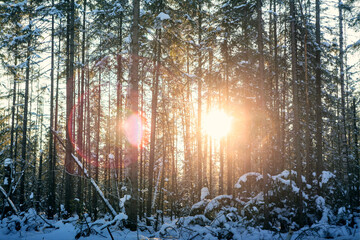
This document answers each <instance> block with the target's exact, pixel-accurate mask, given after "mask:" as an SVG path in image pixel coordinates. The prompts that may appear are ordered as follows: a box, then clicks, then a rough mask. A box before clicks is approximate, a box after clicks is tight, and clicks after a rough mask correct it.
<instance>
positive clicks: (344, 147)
mask: <svg viewBox="0 0 360 240" xmlns="http://www.w3.org/2000/svg"><path fill="white" fill-rule="evenodd" d="M338 8H339V48H340V49H339V51H340V54H339V63H340V92H341V127H340V129H341V159H342V161H345V164H346V174H344V176H345V181H346V182H347V195H346V199H347V204H349V205H350V207H352V200H351V197H350V184H351V181H350V169H349V168H350V166H349V148H348V144H347V134H346V109H345V108H346V106H345V98H346V96H345V95H346V94H345V77H344V71H345V70H344V36H343V11H342V8H343V3H342V1H341V0H339V6H338Z"/></svg>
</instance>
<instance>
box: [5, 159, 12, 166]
mask: <svg viewBox="0 0 360 240" xmlns="http://www.w3.org/2000/svg"><path fill="white" fill-rule="evenodd" d="M11 164H12V159H11V158H6V159H5V160H4V167H7V166H9V165H11Z"/></svg>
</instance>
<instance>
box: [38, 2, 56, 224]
mask: <svg viewBox="0 0 360 240" xmlns="http://www.w3.org/2000/svg"><path fill="white" fill-rule="evenodd" d="M51 5H52V6H54V0H52V1H51ZM54 25H55V16H54V15H52V16H51V70H50V81H51V87H50V136H49V170H48V174H49V175H48V184H49V185H48V190H49V192H48V209H47V216H48V218H49V219H53V217H54V214H55V155H54V153H55V152H54V139H53V134H52V132H51V131H52V130H53V126H54V68H55V64H54V59H55V56H54V52H55V36H54V32H55V26H54ZM41 160H42V154H41V157H40V164H42V161H41ZM40 169H41V168H40ZM39 179H41V176H40V173H39Z"/></svg>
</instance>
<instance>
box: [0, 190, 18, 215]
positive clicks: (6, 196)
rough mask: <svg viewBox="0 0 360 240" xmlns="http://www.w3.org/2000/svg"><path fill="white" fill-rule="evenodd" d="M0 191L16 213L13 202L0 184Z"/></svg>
mask: <svg viewBox="0 0 360 240" xmlns="http://www.w3.org/2000/svg"><path fill="white" fill-rule="evenodd" d="M0 191H1V192H2V194H4V196H5V198H6V200H7V201H8V203H9V204H10V206H11V207H12V209H13V210H14V212H15V214H17V213H18V210H17V209H16V207H15V204H14V203H13V201H11V199H10V198H9V196H8V195H7V193H6V191H5V189H3V188H2V187H1V186H0Z"/></svg>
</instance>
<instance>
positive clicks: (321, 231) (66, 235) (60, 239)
mask: <svg viewBox="0 0 360 240" xmlns="http://www.w3.org/2000/svg"><path fill="white" fill-rule="evenodd" d="M117 219H118V220H119V221H118V222H116V224H113V225H110V226H109V228H107V227H106V226H107V224H108V223H109V222H111V218H110V217H109V216H108V217H105V218H103V219H99V220H97V221H96V222H88V221H84V220H82V221H80V220H79V218H78V217H73V218H70V219H67V220H46V219H44V218H43V217H40V216H38V215H37V214H36V212H35V211H34V210H29V211H28V212H27V213H26V214H23V215H22V216H20V217H18V216H12V217H9V218H5V219H3V220H2V221H1V223H0V239H1V240H12V239H26V240H66V239H86V240H96V239H112V238H111V235H112V236H113V238H114V239H184V240H188V239H193V240H200V239H204V240H207V239H209V240H211V239H214V240H216V239H247V240H251V239H254V240H255V239H289V240H290V239H298V240H299V239H311V240H314V239H329V238H330V239H349V240H352V239H354V240H355V239H360V231H359V226H360V219H358V218H357V219H356V224H355V226H354V227H353V228H350V227H348V226H346V225H343V226H334V225H326V224H315V225H313V226H311V228H309V227H304V228H302V229H300V230H298V231H295V232H288V233H276V232H272V231H267V230H262V229H259V228H253V227H249V226H247V227H246V226H244V224H243V223H242V222H241V221H233V222H222V220H221V219H219V221H218V222H216V221H212V222H210V221H208V222H207V221H206V218H204V216H203V215H196V216H189V217H184V218H180V219H176V220H174V221H170V220H169V219H166V221H165V222H166V223H164V224H163V225H162V226H161V227H159V231H153V230H152V229H150V228H147V227H146V226H145V224H140V230H139V231H138V232H132V231H130V230H128V229H125V228H123V227H122V224H121V220H122V219H123V216H119V217H118V218H117ZM88 220H90V219H89V218H88ZM204 220H205V221H204ZM221 222H222V224H219V223H221ZM112 223H114V221H112ZM199 224H200V225H201V226H200V225H199ZM148 229H149V230H148ZM89 230H90V231H89ZM109 232H111V235H110V233H109ZM88 233H90V234H88ZM81 234H82V235H81Z"/></svg>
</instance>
